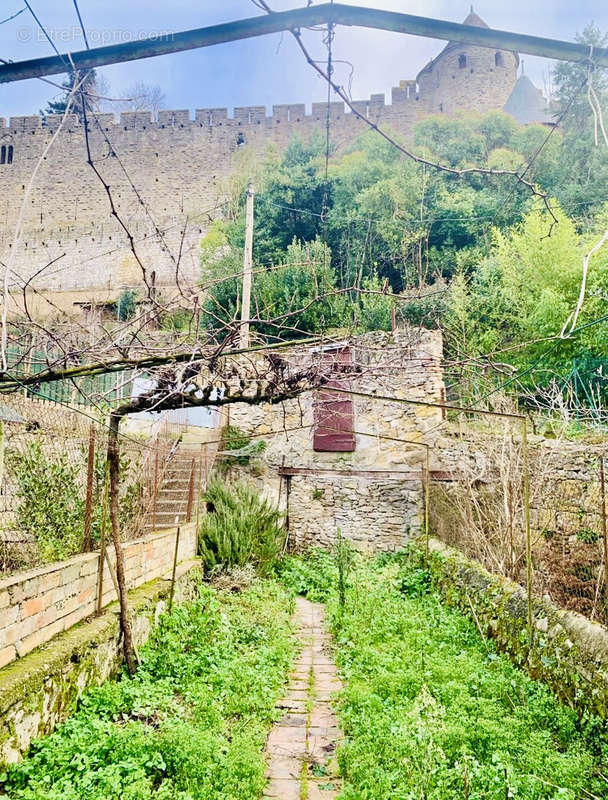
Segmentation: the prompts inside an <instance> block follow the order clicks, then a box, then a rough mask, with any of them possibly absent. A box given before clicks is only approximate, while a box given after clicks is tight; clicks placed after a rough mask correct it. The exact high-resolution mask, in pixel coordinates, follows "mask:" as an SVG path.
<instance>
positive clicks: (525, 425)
mask: <svg viewBox="0 0 608 800" xmlns="http://www.w3.org/2000/svg"><path fill="white" fill-rule="evenodd" d="M521 435H522V455H523V462H524V463H523V467H524V474H523V479H524V519H525V531H526V593H527V595H528V636H529V640H530V646H532V635H533V631H534V629H533V627H532V537H531V533H530V467H529V461H528V423H527V421H526V419H525V418H524V419H522V421H521Z"/></svg>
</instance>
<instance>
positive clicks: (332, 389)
mask: <svg viewBox="0 0 608 800" xmlns="http://www.w3.org/2000/svg"><path fill="white" fill-rule="evenodd" d="M323 391H324V392H334V393H336V394H348V395H352V396H353V397H366V398H368V399H370V400H384V401H386V402H390V403H403V404H404V405H408V406H422V407H424V408H443V409H445V410H447V411H461V412H463V413H467V414H483V415H485V416H488V417H503V418H505V419H522V420H523V419H526V417H525V416H524V415H523V414H508V413H507V412H504V411H487V410H486V409H485V408H472V407H470V406H453V405H450V404H449V403H432V402H431V401H430V400H411V399H409V398H407V397H391V396H390V395H383V394H372V393H371V392H357V391H355V390H354V389H339V388H337V387H335V386H324V387H323Z"/></svg>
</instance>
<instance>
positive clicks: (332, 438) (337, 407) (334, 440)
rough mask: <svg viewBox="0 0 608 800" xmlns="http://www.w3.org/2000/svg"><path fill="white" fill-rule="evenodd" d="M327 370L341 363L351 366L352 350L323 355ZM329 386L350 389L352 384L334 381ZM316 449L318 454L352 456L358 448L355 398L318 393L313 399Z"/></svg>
mask: <svg viewBox="0 0 608 800" xmlns="http://www.w3.org/2000/svg"><path fill="white" fill-rule="evenodd" d="M324 361H326V362H327V364H328V370H331V369H332V368H333V367H334V365H336V364H339V363H346V364H350V350H349V349H348V348H343V349H342V350H333V351H331V352H328V353H326V354H324ZM327 385H328V386H335V387H336V388H338V389H348V388H349V383H348V381H345V380H340V379H339V378H332V379H331V380H330V381H328V384H327ZM314 418H315V427H314V439H313V448H314V450H316V451H317V452H327V453H352V452H353V451H354V449H355V433H354V428H355V410H354V405H353V399H352V397H347V396H346V395H339V394H334V392H324V391H323V390H321V391H319V392H318V393H317V394H316V395H315V400H314Z"/></svg>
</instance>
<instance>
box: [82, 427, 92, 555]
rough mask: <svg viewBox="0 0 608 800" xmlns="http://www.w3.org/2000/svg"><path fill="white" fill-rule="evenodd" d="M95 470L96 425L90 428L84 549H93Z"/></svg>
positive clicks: (86, 551) (87, 550) (85, 550)
mask: <svg viewBox="0 0 608 800" xmlns="http://www.w3.org/2000/svg"><path fill="white" fill-rule="evenodd" d="M94 471H95V427H94V426H93V425H92V424H91V428H90V430H89V457H88V461H87V499H86V505H85V510H84V545H83V548H82V549H83V551H84V552H85V553H88V552H89V551H90V550H91V521H92V517H93V478H94Z"/></svg>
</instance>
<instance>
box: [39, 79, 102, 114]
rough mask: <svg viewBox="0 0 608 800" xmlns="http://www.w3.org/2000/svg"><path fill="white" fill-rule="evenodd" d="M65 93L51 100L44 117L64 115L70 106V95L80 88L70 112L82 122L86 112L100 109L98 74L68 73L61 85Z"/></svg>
mask: <svg viewBox="0 0 608 800" xmlns="http://www.w3.org/2000/svg"><path fill="white" fill-rule="evenodd" d="M61 85H62V87H63V93H62V94H61V95H60V96H59V97H58V98H56V99H54V100H49V101H48V103H47V105H46V108H45V109H44V111H41V112H40V113H41V114H42V116H47V115H48V114H64V113H65V110H66V108H67V106H68V102H69V99H70V95H72V92H74V87H78V88H77V89H76V91H75V93H74V95H73V97H72V103H71V107H70V112H71V113H72V114H78V117H79V118H80V120H81V121H82V120H83V118H84V111H87V112H89V111H90V112H94V111H97V109H98V107H99V101H98V99H97V97H96V96H95V93H96V91H97V73H96V72H95V70H94V69H91V70H86V71H85V70H73V71H71V72H69V73H68V76H67V78H66V79H65V80H64V81H63V83H62V84H61Z"/></svg>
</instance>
